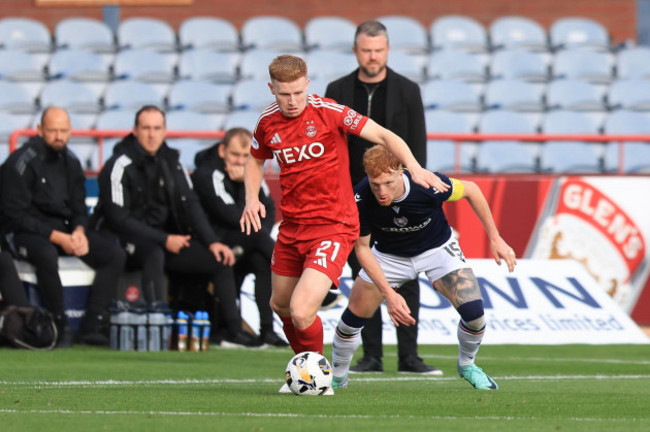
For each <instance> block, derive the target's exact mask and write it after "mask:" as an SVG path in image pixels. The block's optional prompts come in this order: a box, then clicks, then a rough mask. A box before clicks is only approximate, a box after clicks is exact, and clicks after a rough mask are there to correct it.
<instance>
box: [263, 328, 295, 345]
mask: <svg viewBox="0 0 650 432" xmlns="http://www.w3.org/2000/svg"><path fill="white" fill-rule="evenodd" d="M259 341H260V342H261V343H262V344H267V345H272V346H275V347H288V346H289V344H288V343H287V342H285V341H284V339H282V338H281V337H280V336H278V335H277V334H275V332H272V331H271V332H263V333H260V337H259Z"/></svg>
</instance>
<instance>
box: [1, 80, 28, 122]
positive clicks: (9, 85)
mask: <svg viewBox="0 0 650 432" xmlns="http://www.w3.org/2000/svg"><path fill="white" fill-rule="evenodd" d="M35 111H36V104H35V103H34V98H33V97H31V95H30V94H29V92H28V91H27V90H25V88H23V87H22V86H21V85H20V84H18V83H15V82H12V81H0V112H4V113H8V114H22V115H25V114H34V112H35Z"/></svg>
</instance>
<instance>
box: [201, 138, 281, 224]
mask: <svg viewBox="0 0 650 432" xmlns="http://www.w3.org/2000/svg"><path fill="white" fill-rule="evenodd" d="M194 164H195V166H196V170H195V171H194V172H193V173H192V181H193V183H194V187H195V190H196V193H197V194H198V196H199V198H200V200H201V203H202V204H203V207H204V208H205V211H206V212H207V214H208V219H209V220H210V224H211V225H212V227H213V228H214V229H215V231H216V232H217V233H218V234H219V235H223V233H224V232H226V231H232V230H235V231H238V232H239V231H241V229H240V226H239V220H240V219H241V216H242V213H243V211H244V207H245V206H246V190H245V188H244V183H243V182H236V181H232V180H230V177H228V174H227V173H226V170H225V162H224V160H223V159H222V158H221V156H219V143H217V144H215V145H213V146H212V147H210V148H208V149H206V150H203V151H201V152H199V153H197V154H196V156H195V158H194ZM259 198H260V202H261V203H262V204H264V206H265V207H266V218H264V219H262V228H263V229H264V230H265V231H267V232H269V233H270V232H271V229H272V227H273V224H274V222H275V203H274V202H273V198H272V197H271V193H270V191H269V187H268V185H267V184H266V182H265V181H264V180H262V187H261V189H260V197H259Z"/></svg>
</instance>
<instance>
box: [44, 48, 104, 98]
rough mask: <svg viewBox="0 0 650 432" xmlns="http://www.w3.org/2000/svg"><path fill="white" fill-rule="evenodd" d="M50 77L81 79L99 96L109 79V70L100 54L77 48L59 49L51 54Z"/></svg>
mask: <svg viewBox="0 0 650 432" xmlns="http://www.w3.org/2000/svg"><path fill="white" fill-rule="evenodd" d="M49 72H50V78H52V79H69V80H72V81H83V82H84V83H85V85H86V86H87V87H89V88H91V89H92V90H93V91H94V92H95V95H96V96H97V97H100V96H101V95H102V94H103V93H104V90H105V89H106V86H107V83H108V82H109V81H110V80H111V78H112V76H111V72H110V70H109V68H108V67H106V65H105V64H104V61H103V59H102V57H101V55H99V54H96V53H94V52H91V51H83V50H77V49H70V50H59V51H56V52H55V53H54V54H52V57H51V59H50V64H49Z"/></svg>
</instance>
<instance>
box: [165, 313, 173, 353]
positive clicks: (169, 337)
mask: <svg viewBox="0 0 650 432" xmlns="http://www.w3.org/2000/svg"><path fill="white" fill-rule="evenodd" d="M175 325H176V323H175V322H174V317H173V316H172V314H171V313H169V314H167V322H166V323H165V326H164V327H163V336H162V349H163V351H168V350H174V349H176V346H175V345H174V327H175Z"/></svg>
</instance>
